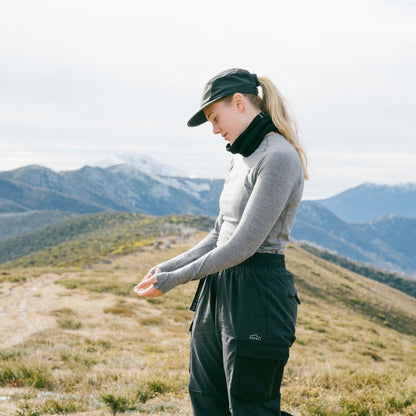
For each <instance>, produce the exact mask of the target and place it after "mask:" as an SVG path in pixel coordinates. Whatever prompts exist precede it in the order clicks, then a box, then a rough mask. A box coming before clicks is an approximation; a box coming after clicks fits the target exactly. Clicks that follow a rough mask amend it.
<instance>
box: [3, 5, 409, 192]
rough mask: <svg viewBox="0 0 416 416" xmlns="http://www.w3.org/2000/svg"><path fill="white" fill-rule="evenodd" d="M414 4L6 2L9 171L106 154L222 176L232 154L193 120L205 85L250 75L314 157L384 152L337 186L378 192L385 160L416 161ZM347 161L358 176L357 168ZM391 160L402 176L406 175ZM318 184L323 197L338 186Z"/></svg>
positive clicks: (325, 182) (323, 178) (5, 110)
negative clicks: (267, 88)
mask: <svg viewBox="0 0 416 416" xmlns="http://www.w3.org/2000/svg"><path fill="white" fill-rule="evenodd" d="M414 4H415V3H414V2H411V1H388V0H350V1H346V0H341V1H336V2H334V1H331V0H316V1H314V2H310V1H308V0H293V1H290V2H288V1H283V0H260V1H257V2H255V3H253V2H252V1H248V0H241V1H239V2H238V6H236V3H235V2H234V1H228V0H212V1H211V2H209V3H207V2H205V1H204V2H203V1H200V0H178V1H175V2H171V1H167V0H164V1H162V0H159V1H153V2H141V1H133V0H121V1H109V0H102V1H98V0H82V1H81V0H72V1H67V0H64V1H60V2H56V1H52V0H38V1H36V3H34V2H32V1H29V0H18V1H15V2H7V3H6V4H4V5H3V7H2V13H1V16H0V36H1V38H2V39H7V40H8V41H7V42H2V43H1V44H0V58H1V65H0V89H1V91H2V94H1V96H0V143H1V144H2V147H1V148H2V149H6V148H5V147H4V146H5V145H4V144H5V142H7V146H6V147H7V153H2V154H1V155H0V165H1V167H2V169H4V170H5V169H12V168H14V167H17V166H18V165H17V164H19V165H20V166H21V165H24V164H27V163H33V162H36V161H39V162H38V163H42V164H45V165H48V166H51V165H53V167H54V168H58V169H59V168H68V167H69V166H72V168H78V167H80V165H81V163H86V162H87V161H88V160H91V161H95V160H96V157H95V156H96V155H97V156H98V155H99V158H103V157H105V156H107V155H108V154H109V153H117V152H125V151H133V150H135V151H136V152H139V153H140V152H146V151H150V152H152V153H155V154H157V155H159V157H168V158H169V159H170V161H171V162H173V163H174V164H176V165H181V164H182V165H186V166H187V169H185V170H188V169H189V171H190V172H192V173H193V174H196V175H197V174H198V172H200V174H201V175H203V176H205V175H206V173H207V172H208V173H211V174H212V175H213V176H216V177H218V176H220V175H222V172H223V171H224V169H225V166H226V165H227V160H228V159H227V157H228V155H226V154H225V155H224V152H223V143H222V142H221V140H220V139H218V138H216V137H213V136H212V133H211V131H210V129H209V128H204V127H203V128H197V129H189V128H187V127H186V121H187V119H188V118H189V116H190V115H191V114H193V113H194V111H195V109H196V108H198V106H199V98H200V95H201V92H202V88H203V84H204V83H205V82H206V80H207V79H209V78H210V77H212V76H213V75H215V74H216V73H217V72H219V71H221V70H223V69H225V68H229V67H235V66H240V67H246V68H248V69H250V70H251V71H253V72H256V73H258V74H259V75H268V76H270V78H271V79H272V80H274V81H275V82H276V84H277V85H278V87H279V88H280V89H281V91H282V92H283V94H284V95H285V96H286V97H287V99H288V101H289V102H290V104H291V106H292V108H293V110H294V113H295V115H296V117H297V119H298V121H299V125H300V131H301V135H302V142H303V143H304V145H305V147H306V150H307V151H308V152H309V153H311V154H312V155H314V154H315V155H316V154H322V152H324V153H325V152H327V153H328V154H338V155H342V154H364V155H367V156H368V157H370V155H371V154H377V155H379V157H378V158H376V160H374V161H372V162H371V163H372V166H373V169H372V170H362V169H358V168H357V169H355V170H353V171H351V172H350V173H349V175H340V177H339V186H343V184H344V186H349V185H350V184H351V183H354V184H357V183H360V182H361V181H363V180H364V179H369V180H370V181H371V180H374V181H376V180H377V179H378V178H379V177H380V175H379V174H376V172H378V169H382V168H383V163H384V162H385V160H384V157H385V156H384V155H388V154H392V153H395V152H397V151H398V150H399V151H400V152H402V153H404V154H413V155H414V154H415V153H416V151H415V148H414V137H413V132H414V131H415V129H416V119H415V118H414V108H415V107H416V97H415V89H414V81H415V79H414V73H416V56H415V54H414V50H415V49H416V48H415V46H416V45H415V43H416V8H415V7H414ZM11 143H15V145H14V146H13V145H12V144H11ZM44 143H47V145H46V146H44V145H43V144H44ZM211 143H216V145H215V146H214V147H211V146H213V145H211ZM22 149H24V151H23V150H22ZM207 149H208V150H207ZM214 149H215V150H214ZM211 151H212V152H213V153H212V154H211V153H210V152H211ZM106 152H107V154H104V153H106ZM204 152H208V154H209V156H206V157H205V156H202V155H204ZM215 152H218V154H216V153H215ZM318 159H319V162H320V163H323V164H325V163H326V164H328V166H330V163H329V161H328V159H326V158H324V157H319V158H318ZM337 160H338V162H339V164H343V165H342V166H344V169H345V171H348V170H349V168H348V166H349V164H350V161H349V160H347V159H346V158H338V159H337ZM394 160H395V163H396V164H395V165H391V164H390V165H391V169H392V170H394V169H396V170H397V171H400V169H401V168H402V164H401V163H400V161H399V159H394ZM47 162H48V163H47ZM164 162H169V160H165V161H164ZM209 163H212V166H213V168H212V169H209ZM389 163H390V162H389ZM364 164H365V162H363V164H362V165H361V166H364ZM339 166H341V165H339ZM178 167H179V168H181V166H178ZM371 171H373V172H374V174H373V175H371ZM393 176H394V175H393ZM319 177H320V179H319V182H318V181H315V182H314V189H315V190H316V193H319V189H322V192H325V190H326V189H329V188H331V187H332V185H331V186H330V184H329V180H330V179H329V178H328V177H327V176H326V175H320V176H319ZM311 183H312V181H311ZM311 186H312V185H311ZM311 189H312V188H311ZM314 192H315V191H314ZM322 192H321V193H322Z"/></svg>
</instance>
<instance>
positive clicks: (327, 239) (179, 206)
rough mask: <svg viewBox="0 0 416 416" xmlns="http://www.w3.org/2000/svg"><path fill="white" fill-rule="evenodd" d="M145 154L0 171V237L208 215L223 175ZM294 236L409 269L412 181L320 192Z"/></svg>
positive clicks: (300, 216) (415, 219) (414, 206)
mask: <svg viewBox="0 0 416 416" xmlns="http://www.w3.org/2000/svg"><path fill="white" fill-rule="evenodd" d="M181 175H183V173H182V172H178V171H176V170H174V169H171V168H170V167H169V166H167V165H161V164H159V163H158V162H156V161H154V160H153V159H152V158H150V157H148V156H146V157H135V156H132V155H125V154H124V155H123V154H120V155H117V156H116V157H111V158H109V159H106V160H103V161H100V162H98V163H96V164H94V166H84V167H83V168H81V169H79V170H74V171H63V172H55V171H53V170H51V169H48V168H46V167H42V166H37V165H31V166H26V167H23V168H20V169H15V170H12V171H7V172H0V241H5V242H7V240H8V239H9V238H12V237H15V236H19V235H23V234H24V233H29V232H32V231H34V230H36V229H40V228H42V227H46V226H48V225H52V224H56V223H59V222H60V221H62V220H64V219H67V218H68V217H73V216H78V215H85V214H91V213H98V212H107V211H122V212H134V213H142V214H148V215H155V216H162V215H170V214H190V215H202V216H207V217H211V218H215V217H216V216H217V214H218V210H219V207H218V199H219V195H220V193H221V190H222V186H223V180H220V179H201V178H188V177H185V176H181ZM292 238H293V239H294V240H296V241H300V242H306V243H308V244H312V245H314V246H315V247H317V248H320V249H324V250H328V251H330V252H333V253H336V254H337V255H339V256H344V257H347V258H349V259H352V260H355V261H358V262H363V263H366V264H371V265H374V266H376V267H381V268H384V269H388V270H390V271H394V272H398V273H403V274H407V275H409V276H416V256H415V254H416V253H415V249H414V247H415V246H416V184H403V185H395V186H387V185H376V184H369V183H366V184H363V185H360V186H358V187H355V188H352V189H349V190H347V191H345V192H342V193H340V194H338V195H335V196H333V197H331V198H328V199H322V200H315V201H302V202H301V204H300V207H299V210H298V213H297V216H296V221H295V224H294V227H293V230H292Z"/></svg>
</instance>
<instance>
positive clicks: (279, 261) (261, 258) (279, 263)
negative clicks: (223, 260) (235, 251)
mask: <svg viewBox="0 0 416 416" xmlns="http://www.w3.org/2000/svg"><path fill="white" fill-rule="evenodd" d="M234 267H277V268H279V269H285V268H286V263H285V255H284V254H277V253H254V254H253V255H252V256H251V257H249V258H248V259H247V260H244V261H243V262H242V263H240V264H237V265H236V266H234Z"/></svg>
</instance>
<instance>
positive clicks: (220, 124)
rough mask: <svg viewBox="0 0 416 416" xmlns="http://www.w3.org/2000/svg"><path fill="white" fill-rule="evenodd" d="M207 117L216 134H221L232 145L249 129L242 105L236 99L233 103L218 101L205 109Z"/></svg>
mask: <svg viewBox="0 0 416 416" xmlns="http://www.w3.org/2000/svg"><path fill="white" fill-rule="evenodd" d="M204 114H205V117H206V118H207V120H208V121H209V122H211V124H212V130H213V132H214V134H221V136H222V137H223V138H224V139H225V140H227V141H228V142H229V143H230V144H233V143H234V141H235V139H237V137H238V136H239V135H240V134H241V133H242V132H243V131H244V130H245V129H246V128H247V126H248V124H249V123H247V120H246V117H245V115H244V114H243V112H242V111H241V105H239V103H238V101H237V100H236V99H235V98H234V99H233V100H232V101H231V102H226V101H216V102H215V103H212V104H211V105H209V106H208V107H206V108H204Z"/></svg>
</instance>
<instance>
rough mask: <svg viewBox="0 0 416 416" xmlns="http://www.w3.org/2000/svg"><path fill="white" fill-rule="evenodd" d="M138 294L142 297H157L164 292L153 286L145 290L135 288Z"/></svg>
mask: <svg viewBox="0 0 416 416" xmlns="http://www.w3.org/2000/svg"><path fill="white" fill-rule="evenodd" d="M134 292H135V293H136V295H137V296H140V297H142V298H157V297H158V296H161V295H163V292H161V291H160V290H158V289H155V288H154V287H153V286H151V287H149V288H147V289H144V290H138V289H137V290H135V291H134Z"/></svg>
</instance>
